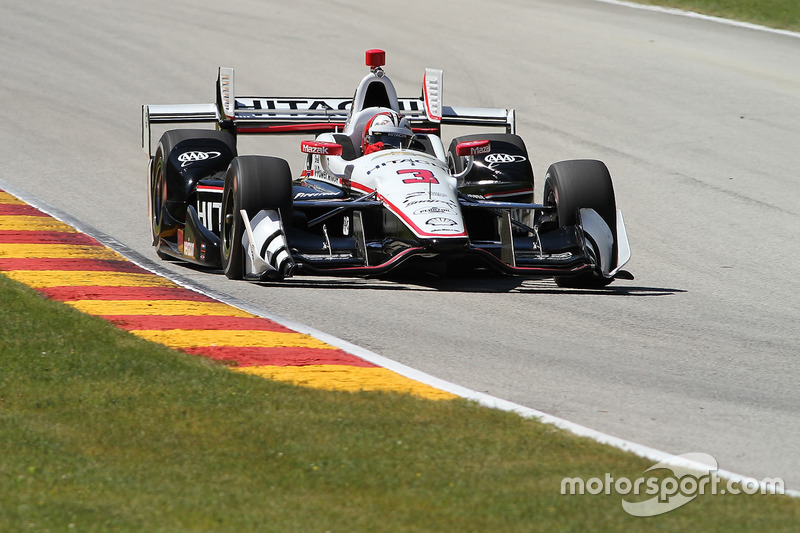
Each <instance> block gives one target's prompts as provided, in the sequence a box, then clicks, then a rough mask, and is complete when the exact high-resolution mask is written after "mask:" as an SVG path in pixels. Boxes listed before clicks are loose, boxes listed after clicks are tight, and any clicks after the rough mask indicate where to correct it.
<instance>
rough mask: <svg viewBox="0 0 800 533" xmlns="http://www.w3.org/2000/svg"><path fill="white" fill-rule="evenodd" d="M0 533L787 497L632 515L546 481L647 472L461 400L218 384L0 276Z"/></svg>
mask: <svg viewBox="0 0 800 533" xmlns="http://www.w3.org/2000/svg"><path fill="white" fill-rule="evenodd" d="M0 298H1V300H0V301H2V306H0V450H1V451H2V456H0V530H2V531H22V530H33V531H64V530H69V529H71V528H75V529H77V530H81V531H99V530H107V529H111V530H114V531H171V532H175V531H376V530H380V531H415V530H416V531H445V530H446V531H456V530H460V531H530V530H541V531H545V530H546V531H563V530H585V529H593V530H622V529H625V530H640V529H642V530H663V531H686V530H712V529H713V530H718V529H724V530H728V531H751V530H755V529H759V530H767V529H770V530H776V531H777V530H787V531H789V530H792V529H794V527H795V526H796V524H797V523H800V501H798V500H796V499H791V498H788V497H781V496H758V495H756V496H745V495H739V496H732V495H726V496H710V495H708V496H699V497H698V498H697V499H696V500H694V501H692V502H691V503H689V504H688V505H685V506H684V507H682V508H680V509H678V510H675V511H672V512H670V513H667V514H665V515H661V516H657V517H651V518H634V517H632V516H629V515H627V514H626V513H625V512H624V511H623V510H622V508H621V497H620V496H619V495H614V494H613V493H612V494H611V495H607V496H606V495H597V496H592V495H585V496H562V495H561V494H560V487H561V480H562V479H563V478H564V477H581V478H583V479H588V478H590V477H599V478H603V476H604V475H605V473H606V472H609V473H612V475H613V476H615V477H617V478H618V477H622V476H625V477H628V478H630V479H636V478H639V477H641V476H642V475H643V471H644V470H645V469H646V468H648V467H649V466H651V464H652V463H651V462H650V461H648V460H644V459H641V458H637V457H635V456H633V455H631V454H627V453H623V452H621V451H619V450H616V449H612V448H609V447H605V446H601V445H599V444H596V443H594V442H592V441H590V440H588V439H583V438H578V437H575V436H573V435H570V434H568V433H566V432H563V431H560V430H557V429H555V428H554V427H552V426H548V425H544V424H541V423H539V422H537V421H535V420H528V419H523V418H521V417H519V416H517V415H514V414H510V413H505V412H500V411H495V410H491V409H487V408H482V407H480V406H477V405H475V404H473V403H471V402H468V401H465V400H456V401H441V402H433V401H426V400H420V399H416V398H413V397H409V396H406V395H400V394H389V393H358V394H351V393H335V392H326V391H319V390H312V389H307V388H302V387H294V386H291V385H286V384H282V383H277V382H272V381H268V380H264V379H261V378H255V377H251V376H246V375H242V374H239V373H235V372H231V371H229V370H227V369H226V368H224V367H222V366H220V365H217V364H214V363H212V362H210V361H207V360H204V359H201V358H198V357H194V356H189V355H186V354H182V353H179V352H175V351H172V350H169V349H166V348H164V347H161V346H158V345H155V344H152V343H149V342H146V341H143V340H141V339H138V338H136V337H134V336H133V335H130V334H128V333H125V332H123V331H120V330H117V329H115V328H114V327H112V326H111V325H110V324H108V323H106V322H104V321H102V320H100V319H97V318H93V317H89V316H86V315H83V314H81V313H79V312H77V311H75V310H73V309H71V308H69V307H68V306H66V305H63V304H60V303H57V302H53V301H49V300H46V299H44V298H43V297H41V296H40V295H39V294H38V293H36V292H35V291H32V290H31V289H29V288H27V287H25V286H22V285H19V284H17V283H16V282H12V281H11V280H9V279H8V278H6V277H5V276H2V275H0ZM640 499H642V498H640Z"/></svg>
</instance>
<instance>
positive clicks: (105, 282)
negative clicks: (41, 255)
mask: <svg viewBox="0 0 800 533" xmlns="http://www.w3.org/2000/svg"><path fill="white" fill-rule="evenodd" d="M3 273H4V274H5V275H6V276H8V277H9V278H11V279H13V280H16V281H19V282H20V283H24V284H26V285H28V286H30V287H33V288H34V289H44V288H47V287H93V286H98V287H175V286H176V285H175V284H174V283H173V282H171V281H169V280H167V279H165V278H161V277H159V276H156V275H154V274H133V273H128V272H96V271H91V270H9V271H5V272H3Z"/></svg>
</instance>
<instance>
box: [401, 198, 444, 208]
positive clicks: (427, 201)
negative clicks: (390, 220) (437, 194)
mask: <svg viewBox="0 0 800 533" xmlns="http://www.w3.org/2000/svg"><path fill="white" fill-rule="evenodd" d="M403 204H404V205H405V206H406V207H411V206H412V205H417V204H444V205H446V206H450V207H453V208H455V205H456V204H455V203H454V202H447V201H445V200H414V201H408V200H406V201H405V202H403Z"/></svg>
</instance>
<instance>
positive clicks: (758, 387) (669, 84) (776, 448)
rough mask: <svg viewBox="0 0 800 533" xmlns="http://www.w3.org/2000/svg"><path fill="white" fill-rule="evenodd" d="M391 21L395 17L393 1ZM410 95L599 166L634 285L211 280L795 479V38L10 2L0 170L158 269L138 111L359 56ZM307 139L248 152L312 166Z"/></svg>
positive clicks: (475, 11) (591, 418)
mask: <svg viewBox="0 0 800 533" xmlns="http://www.w3.org/2000/svg"><path fill="white" fill-rule="evenodd" d="M390 5H391V6H392V7H391V8H389V7H388V6H390ZM369 48H383V49H385V50H386V51H387V65H386V71H387V73H388V74H389V76H390V77H391V78H392V80H393V81H394V83H395V85H396V86H397V88H398V93H400V95H401V96H417V95H419V92H420V83H421V80H422V74H423V69H424V68H425V67H433V68H442V69H443V70H444V100H445V104H451V105H465V106H476V107H478V106H486V107H514V108H515V109H516V110H517V117H518V133H520V134H521V135H522V136H523V138H524V139H525V140H526V143H527V145H528V149H529V152H530V155H531V158H532V161H533V166H534V171H535V173H536V179H537V184H536V189H537V199H540V195H541V190H542V184H543V181H544V179H543V178H544V174H545V171H546V169H547V166H548V165H549V164H550V163H553V162H555V161H558V160H562V159H573V158H596V159H602V160H603V161H605V162H606V164H607V165H608V167H609V168H610V170H611V172H612V175H613V177H614V184H615V188H616V193H617V203H618V207H620V208H621V209H622V210H623V212H624V215H625V220H626V224H627V227H628V235H629V238H630V242H631V247H632V251H633V259H632V260H631V262H630V263H629V265H628V269H629V270H630V271H631V272H632V273H633V274H634V275H635V276H636V279H635V280H634V281H619V282H615V283H614V284H612V285H611V286H610V288H609V289H607V290H600V291H581V290H568V289H559V288H557V287H556V285H555V284H554V283H552V282H551V281H549V280H540V281H523V280H516V279H459V280H436V279H427V278H419V279H416V278H412V279H398V280H360V279H332V278H296V279H293V280H290V281H288V282H285V283H273V284H263V285H252V284H248V283H245V282H231V281H229V280H227V279H226V278H225V277H224V276H223V275H220V274H219V273H208V272H203V271H200V270H196V269H191V268H187V267H185V266H181V265H178V264H168V263H165V264H164V265H165V266H166V267H167V268H169V269H171V270H173V271H175V272H178V273H180V274H182V275H184V276H187V277H189V278H191V279H193V280H194V281H196V282H197V283H200V284H202V285H204V286H206V287H209V288H211V289H213V290H215V291H219V292H223V293H226V294H229V295H231V296H233V297H235V298H238V299H240V300H244V301H246V302H248V303H250V304H253V305H257V306H259V307H260V308H263V309H265V310H267V311H269V312H270V313H273V314H275V315H279V316H282V317H286V318H288V319H291V320H294V321H297V322H301V323H305V324H308V325H310V326H312V327H314V328H316V329H319V330H322V331H324V332H327V333H330V334H333V335H335V336H338V337H340V338H342V339H345V340H347V341H350V342H352V343H355V344H358V345H360V346H363V347H364V348H366V349H369V350H372V351H374V352H376V353H378V354H381V355H383V356H386V357H389V358H391V359H394V360H397V361H399V362H402V363H404V364H406V365H409V366H411V367H414V368H418V369H420V370H422V371H424V372H427V373H429V374H432V375H434V376H437V377H439V378H442V379H445V380H448V381H451V382H455V383H457V384H460V385H463V386H466V387H469V388H471V389H474V390H477V391H481V392H487V393H489V394H492V395H495V396H499V397H501V398H504V399H508V400H511V401H514V402H517V403H519V404H522V405H525V406H528V407H532V408H535V409H538V410H541V411H544V412H546V413H550V414H553V415H555V416H558V417H562V418H566V419H568V420H571V421H573V422H577V423H579V424H583V425H585V426H588V427H591V428H594V429H597V430H600V431H603V432H605V433H608V434H611V435H614V436H617V437H622V438H625V439H628V440H632V441H635V442H638V443H641V444H644V445H647V446H651V447H654V448H657V449H660V450H664V451H667V452H671V453H676V454H680V453H687V452H702V453H708V454H711V455H712V456H714V457H715V458H716V459H717V460H718V462H719V466H720V468H723V469H726V470H730V471H734V472H738V473H741V474H745V475H749V476H753V477H756V478H759V479H760V478H764V477H782V478H783V479H784V480H785V481H786V486H787V488H790V489H795V490H796V489H800V453H798V452H800V445H799V444H798V443H800V387H798V377H799V376H800V362H799V361H800V296H798V289H800V252H798V243H799V242H800V120H798V118H800V61H799V60H798V58H800V38H797V37H794V36H791V35H779V34H773V33H768V32H762V31H755V30H752V29H746V28H739V27H732V26H728V25H724V24H718V23H714V22H709V21H705V20H698V19H692V18H686V17H679V16H674V15H670V14H664V13H654V12H650V11H643V10H638V9H632V8H629V7H624V6H617V5H610V4H605V3H599V2H595V1H591V0H524V1H523V0H517V1H505V2H492V3H485V2H479V1H477V0H460V1H458V2H421V1H417V0H412V1H409V2H404V3H402V4H388V3H384V2H374V3H371V4H370V5H364V3H363V2H350V1H334V2H322V1H311V0H309V1H300V2H277V1H274V2H273V1H267V0H232V1H229V2H224V3H220V2H211V1H206V0H202V1H188V0H179V1H175V2H156V1H153V0H140V1H137V2H115V1H99V0H87V1H83V2H65V1H55V0H41V1H37V2H23V1H19V0H0V101H1V102H2V106H1V107H0V121H2V122H0V161H2V170H0V179H2V180H4V181H6V182H7V183H10V184H12V185H14V186H15V187H18V188H20V189H23V190H25V191H27V192H28V193H30V194H32V195H34V196H36V197H38V198H40V199H42V200H44V201H45V202H48V203H50V204H52V205H54V206H56V207H58V208H59V209H61V210H63V211H65V212H67V213H69V214H70V215H72V216H74V217H77V218H79V219H81V220H83V221H85V222H86V223H87V224H89V225H91V226H93V227H95V228H98V229H99V230H101V231H103V232H105V233H107V234H109V235H110V236H112V237H113V238H114V239H117V240H118V241H120V242H122V243H124V244H125V245H127V246H129V247H130V248H132V249H133V250H135V251H137V252H139V253H141V254H144V255H146V256H147V257H149V258H152V259H153V260H156V256H155V253H154V252H153V250H152V249H151V247H150V230H149V226H148V219H147V214H146V212H147V209H146V174H145V169H146V165H147V159H146V157H145V155H144V153H143V152H142V150H141V148H140V116H141V105H142V104H144V103H151V104H156V103H206V102H211V101H213V98H214V81H215V78H216V69H217V67H218V66H230V67H234V68H235V69H236V80H237V93H239V94H245V93H247V94H258V95H279V96H284V95H297V96H316V95H320V96H350V95H351V94H352V91H353V90H354V88H355V85H356V84H357V82H358V81H359V80H360V79H361V77H362V76H363V75H364V74H365V73H366V67H365V66H364V64H363V60H364V51H365V50H367V49H369ZM299 141H300V138H289V139H284V140H280V141H278V140H276V139H274V138H265V137H261V138H258V139H249V140H247V141H246V142H245V143H244V144H243V146H244V148H245V151H250V152H257V151H258V152H262V153H272V154H274V155H282V156H284V157H286V158H287V159H288V160H289V162H290V164H291V165H292V169H293V171H294V172H296V173H299V172H300V170H301V167H300V165H301V161H302V157H301V154H300V152H299Z"/></svg>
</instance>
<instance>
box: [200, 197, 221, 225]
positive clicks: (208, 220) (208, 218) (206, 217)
mask: <svg viewBox="0 0 800 533" xmlns="http://www.w3.org/2000/svg"><path fill="white" fill-rule="evenodd" d="M197 218H199V219H200V222H201V223H202V224H203V226H205V227H206V229H208V230H209V231H215V228H221V227H222V202H197Z"/></svg>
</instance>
